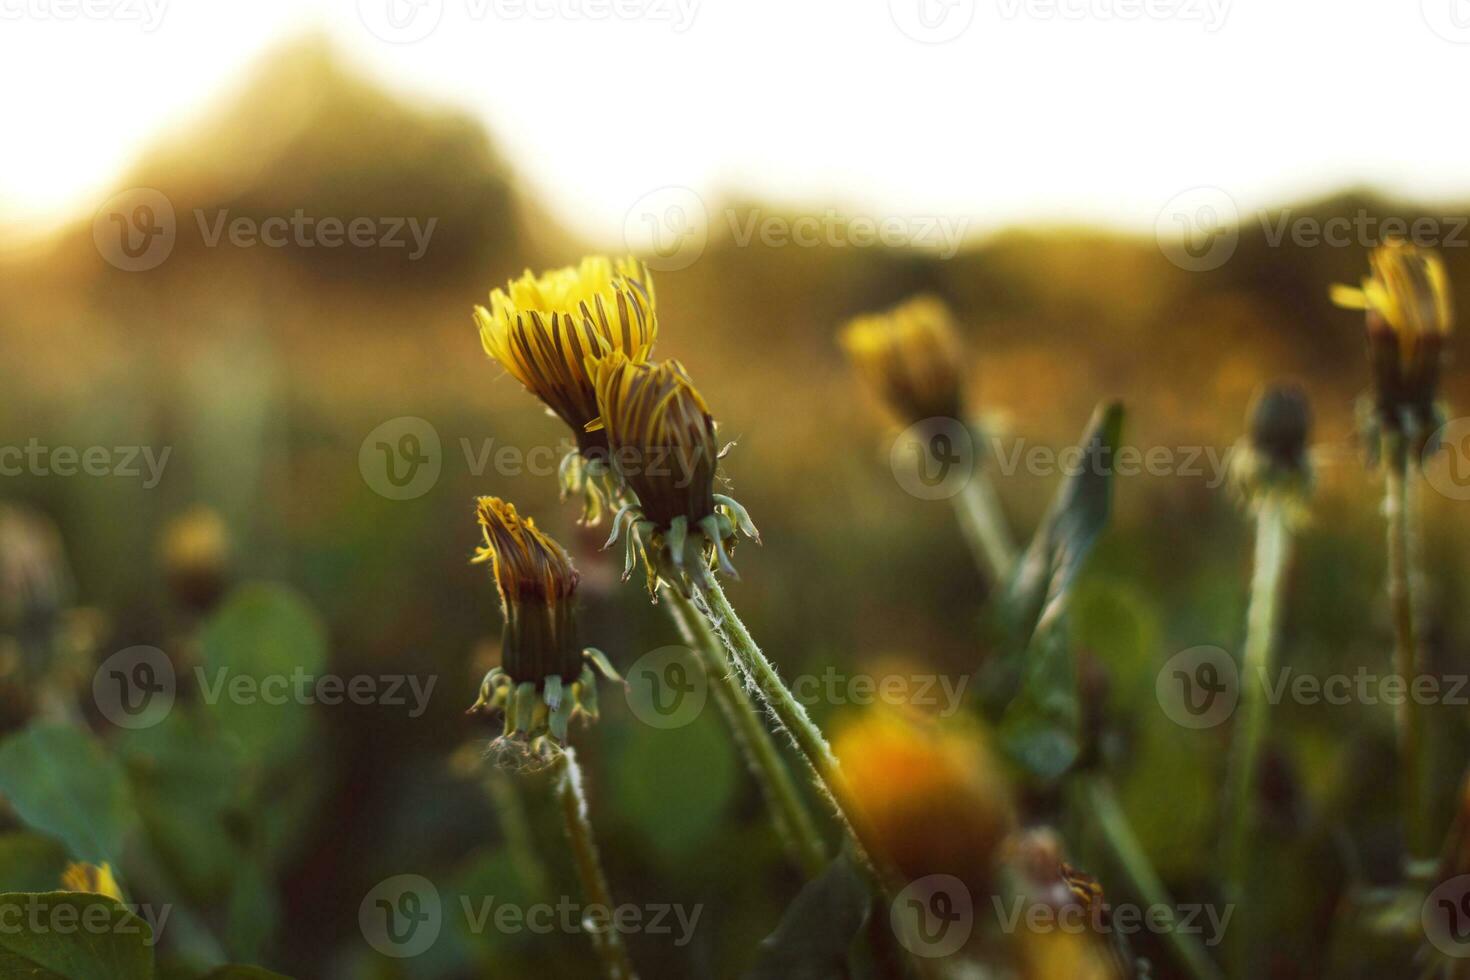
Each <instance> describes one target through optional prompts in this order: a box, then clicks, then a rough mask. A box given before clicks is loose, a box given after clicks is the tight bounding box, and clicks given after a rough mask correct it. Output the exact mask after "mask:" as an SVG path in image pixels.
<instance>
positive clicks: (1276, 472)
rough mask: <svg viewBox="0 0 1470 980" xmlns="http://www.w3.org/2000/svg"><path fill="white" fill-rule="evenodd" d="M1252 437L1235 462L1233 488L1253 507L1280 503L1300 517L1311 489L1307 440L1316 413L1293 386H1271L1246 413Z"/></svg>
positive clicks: (1242, 445)
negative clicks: (1273, 500) (1265, 502)
mask: <svg viewBox="0 0 1470 980" xmlns="http://www.w3.org/2000/svg"><path fill="white" fill-rule="evenodd" d="M1246 424H1247V432H1246V436H1245V438H1244V439H1242V440H1241V441H1240V442H1239V443H1238V444H1237V445H1236V447H1235V453H1234V455H1233V456H1232V457H1231V461H1230V476H1231V483H1232V485H1233V486H1234V488H1235V490H1236V492H1237V493H1238V494H1239V495H1240V496H1241V499H1242V500H1244V501H1245V502H1246V503H1247V504H1248V505H1250V506H1251V507H1253V508H1254V507H1259V506H1260V504H1261V503H1262V502H1263V501H1264V500H1266V499H1267V498H1268V497H1272V498H1275V499H1279V500H1280V501H1281V502H1282V503H1283V504H1285V505H1286V506H1287V509H1288V511H1289V512H1290V513H1292V514H1294V515H1295V516H1298V517H1300V516H1301V514H1302V512H1303V510H1304V508H1305V507H1306V503H1307V497H1308V495H1309V494H1310V493H1311V488H1312V467H1311V462H1310V459H1309V455H1308V451H1307V439H1308V437H1309V436H1310V434H1311V431H1312V409H1311V405H1310V404H1309V403H1308V401H1307V394H1306V392H1305V391H1303V390H1302V389H1301V388H1300V387H1299V386H1297V385H1294V384H1278V385H1270V386H1268V387H1266V388H1264V389H1262V390H1261V391H1260V392H1259V393H1257V395H1256V397H1255V400H1254V401H1253V402H1252V403H1251V408H1250V411H1249V413H1248V414H1247V420H1246Z"/></svg>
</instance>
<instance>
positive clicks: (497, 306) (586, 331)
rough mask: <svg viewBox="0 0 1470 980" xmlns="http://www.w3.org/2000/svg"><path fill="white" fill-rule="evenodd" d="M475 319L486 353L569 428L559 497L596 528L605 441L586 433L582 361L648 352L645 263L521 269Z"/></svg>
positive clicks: (591, 394)
mask: <svg viewBox="0 0 1470 980" xmlns="http://www.w3.org/2000/svg"><path fill="white" fill-rule="evenodd" d="M475 322H476V323H477V324H478V325H479V328H480V343H481V345H482V346H483V347H484V348H485V353H487V354H489V355H490V356H491V357H492V358H494V359H495V360H496V361H498V362H500V364H501V366H502V367H504V368H505V370H506V371H508V372H510V374H511V375H512V376H513V377H514V378H515V379H516V380H517V381H519V382H520V383H521V384H522V385H524V386H525V388H526V390H527V391H529V392H530V393H531V394H533V395H535V396H536V397H537V398H539V399H541V401H542V402H544V403H545V404H546V406H547V408H549V409H550V410H551V412H552V413H553V414H555V415H556V416H557V417H558V418H560V419H561V420H562V421H563V422H565V423H566V424H567V425H568V426H569V427H570V428H571V430H572V435H573V437H574V438H575V439H576V441H577V451H576V453H574V454H571V455H569V456H568V457H567V459H566V460H565V461H564V462H563V464H562V471H561V479H562V492H563V496H565V495H566V494H568V493H577V494H579V495H581V496H582V497H583V499H584V510H583V519H584V520H585V521H586V522H587V523H596V521H597V520H598V519H599V517H600V515H601V512H602V508H603V506H604V505H605V504H606V502H607V493H606V489H605V488H604V487H603V486H601V485H600V484H601V482H602V480H603V478H604V477H605V476H606V472H607V471H606V457H607V437H606V436H605V435H604V434H603V433H602V432H601V431H600V430H596V429H589V428H588V424H589V423H591V422H593V421H594V420H595V419H596V418H597V414H598V413H597V394H596V392H595V390H594V389H593V384H592V378H591V377H590V376H589V375H588V373H587V360H588V358H594V357H601V356H603V355H606V354H610V353H613V352H620V353H623V354H626V355H628V356H629V357H631V358H632V359H634V360H637V361H642V360H646V359H647V358H648V356H649V355H650V354H652V352H653V343H654V340H655V338H656V337H657V335H658V317H657V314H656V312H655V308H654V294H653V281H652V280H651V279H650V278H649V274H648V268H647V266H645V265H644V264H643V263H642V262H639V261H638V260H636V259H631V258H628V259H619V260H617V261H615V262H614V261H612V260H610V259H607V258H603V257H601V256H594V257H591V258H586V259H583V260H582V263H581V265H577V266H568V267H566V268H563V269H554V270H552V271H550V272H546V273H543V274H542V275H540V276H536V275H533V274H532V273H531V272H529V271H527V272H526V273H525V274H524V275H523V276H521V278H519V279H516V280H514V281H512V282H511V283H510V284H509V285H508V286H507V287H506V289H504V290H500V289H497V290H494V291H493V292H491V294H490V308H489V309H486V308H485V307H483V306H477V307H475Z"/></svg>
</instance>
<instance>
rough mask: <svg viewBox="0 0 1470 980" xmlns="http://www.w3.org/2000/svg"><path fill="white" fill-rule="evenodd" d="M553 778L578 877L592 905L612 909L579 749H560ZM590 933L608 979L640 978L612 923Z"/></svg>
mask: <svg viewBox="0 0 1470 980" xmlns="http://www.w3.org/2000/svg"><path fill="white" fill-rule="evenodd" d="M554 778H555V779H556V795H557V801H558V803H560V805H561V811H562V817H563V819H564V820H565V822H566V831H567V841H568V842H569V843H570V845H571V852H572V860H573V862H574V863H575V865H576V868H577V878H578V879H579V880H580V881H581V883H582V892H583V894H584V895H585V896H586V898H587V902H588V904H589V905H596V906H601V907H602V908H604V909H607V910H608V911H609V913H610V912H611V910H612V908H613V900H612V891H611V889H609V888H608V884H607V874H606V873H605V872H604V871H603V870H602V859H601V858H600V857H599V856H598V853H597V840H596V838H594V837H593V835H592V821H591V819H590V818H589V817H588V811H587V796H586V794H585V793H584V792H583V791H582V767H581V766H580V765H579V764H578V763H577V756H576V753H575V752H574V751H573V750H572V749H571V748H570V747H568V748H564V749H562V750H561V754H560V757H559V759H558V762H557V764H556V766H555V773H554ZM588 934H589V935H590V936H591V937H592V948H593V950H595V951H596V953H597V959H598V962H599V964H600V965H601V967H602V975H603V976H604V977H605V978H606V980H637V977H638V974H637V973H636V972H635V971H634V969H633V961H632V960H631V959H630V958H629V957H628V948H627V946H626V945H625V944H624V943H623V937H622V935H621V934H620V933H619V932H618V931H617V930H616V929H614V928H613V927H612V925H611V923H609V924H607V925H605V926H604V927H603V928H601V929H589V930H588Z"/></svg>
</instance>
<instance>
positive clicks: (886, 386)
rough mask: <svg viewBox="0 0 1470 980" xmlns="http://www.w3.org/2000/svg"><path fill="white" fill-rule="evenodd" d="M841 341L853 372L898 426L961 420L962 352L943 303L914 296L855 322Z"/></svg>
mask: <svg viewBox="0 0 1470 980" xmlns="http://www.w3.org/2000/svg"><path fill="white" fill-rule="evenodd" d="M841 341H842V346H843V348H844V349H845V350H846V351H847V354H848V357H849V358H850V359H851V360H852V362H853V364H854V365H855V366H856V367H857V369H858V372H859V373H860V374H861V375H862V376H863V377H864V378H866V379H867V381H868V383H869V384H870V385H871V386H872V387H873V389H874V390H875V391H877V392H878V394H879V395H881V396H882V397H883V400H884V401H885V402H886V403H887V404H888V407H889V409H890V410H891V411H892V412H893V413H894V415H895V416H897V417H898V419H899V421H901V422H902V423H903V424H905V425H909V424H912V423H915V422H921V421H923V420H925V419H931V418H951V419H963V417H964V414H965V408H964V379H965V372H964V349H963V347H962V346H961V344H960V341H959V337H958V334H957V332H956V330H955V325H954V318H953V317H952V316H951V315H950V312H949V309H948V307H946V306H945V305H944V303H943V302H942V301H940V300H938V299H936V298H934V297H932V296H919V297H916V298H914V299H911V300H908V301H907V302H905V303H901V304H899V305H898V306H895V307H894V308H892V309H891V310H888V311H886V312H883V313H873V314H868V315H866V316H860V317H857V318H855V319H853V320H852V321H850V322H849V323H848V325H847V326H846V327H845V328H844V329H843V331H842V334H841Z"/></svg>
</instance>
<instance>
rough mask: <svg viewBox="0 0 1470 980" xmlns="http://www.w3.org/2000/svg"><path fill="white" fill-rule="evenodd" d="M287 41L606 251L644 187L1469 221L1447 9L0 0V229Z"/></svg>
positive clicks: (974, 222)
mask: <svg viewBox="0 0 1470 980" xmlns="http://www.w3.org/2000/svg"><path fill="white" fill-rule="evenodd" d="M390 4H391V5H392V6H391V7H390ZM609 8H610V9H611V10H612V11H613V13H612V15H611V16H606V17H603V18H596V17H594V16H592V15H593V14H594V13H596V12H598V11H602V12H606V11H608V10H609ZM1140 10H1141V11H1142V13H1141V14H1139V11H1140ZM630 12H632V13H638V12H641V13H642V16H629V15H628V14H629V13H630ZM691 14H692V19H690V18H691ZM390 15H395V16H396V19H390ZM436 18H437V26H435V27H434V29H433V30H431V31H429V32H428V33H427V35H426V36H424V37H422V38H420V39H418V40H414V41H408V42H407V43H389V42H387V41H384V40H382V39H380V38H379V37H378V36H377V34H386V35H389V36H391V37H395V38H398V39H399V40H400V41H407V39H408V38H410V37H412V36H414V35H417V34H420V33H423V32H424V31H425V30H426V29H427V28H428V27H430V26H432V25H434V24H435V22H436ZM395 24H397V25H399V29H398V33H395V27H394V25H395ZM966 25H968V26H966ZM312 28H318V29H322V30H325V31H326V32H327V33H328V34H329V35H330V36H331V37H332V38H334V39H335V40H336V41H337V42H338V43H339V44H340V45H341V46H342V47H343V49H344V50H346V51H347V52H349V54H350V56H351V57H352V58H353V59H354V60H356V61H358V62H359V63H361V64H362V65H363V66H364V67H365V68H366V69H367V70H369V71H371V72H373V73H374V74H376V75H378V76H379V77H380V78H382V79H383V80H385V81H386V82H388V83H389V84H391V85H393V86H396V87H400V88H402V89H404V90H407V91H410V92H417V93H420V94H423V95H426V96H429V97H431V98H432V99H434V100H436V101H441V102H448V103H453V104H458V105H460V106H463V107H465V108H466V109H468V110H470V111H471V112H473V113H475V114H477V115H478V116H479V117H481V118H482V119H484V120H485V122H486V123H487V125H488V126H490V128H491V129H492V131H493V132H494V133H495V134H496V135H497V137H498V139H499V142H500V144H501V146H502V148H503V150H504V151H505V152H506V153H507V154H508V155H509V156H510V157H511V160H512V162H513V163H514V164H515V166H516V167H517V168H518V169H519V171H520V172H521V174H522V175H523V176H524V177H525V178H526V179H527V180H528V181H529V182H530V183H531V184H532V185H533V187H535V188H536V189H538V190H540V191H541V192H542V193H543V195H544V196H545V197H546V199H547V201H548V202H549V203H550V205H551V206H552V207H553V209H554V210H555V211H556V212H557V213H558V214H559V215H560V216H561V217H562V218H564V219H565V220H566V221H567V222H568V223H569V224H571V225H573V226H574V227H577V228H578V229H579V230H582V231H583V232H586V233H588V234H591V235H594V236H596V237H598V238H601V239H606V240H609V241H612V240H615V239H616V238H617V237H618V236H620V235H621V233H622V231H623V227H624V222H625V220H626V218H627V216H628V214H629V209H630V208H631V207H634V206H635V204H636V203H637V202H638V201H639V200H640V199H642V198H644V197H645V196H646V195H648V194H649V192H651V191H654V190H656V189H658V188H661V187H664V186H666V185H680V186H685V187H690V188H693V189H694V190H695V191H697V192H698V193H700V194H701V195H706V198H707V199H708V196H709V195H718V194H720V193H722V192H734V193H739V194H751V195H759V196H761V197H763V198H766V199H772V200H775V201H778V202H782V203H787V204H802V205H805V206H807V207H810V208H816V209H820V208H825V207H829V206H830V207H837V208H841V209H843V210H845V211H846V212H848V213H849V214H862V215H867V216H870V217H873V218H884V217H888V216H910V217H912V216H957V217H961V218H963V219H964V220H965V221H966V222H968V224H969V227H970V229H971V230H972V231H982V230H986V229H990V228H994V227H997V226H1000V225H1004V224H1009V223H1012V222H1020V221H1026V220H1034V219H1042V220H1080V221H1087V222H1105V223H1110V224H1119V225H1124V226H1127V227H1132V228H1137V229H1139V230H1145V229H1148V228H1151V227H1153V225H1154V223H1155V219H1156V218H1157V217H1158V215H1159V213H1160V210H1161V208H1163V207H1165V205H1166V203H1167V202H1169V201H1170V199H1171V198H1174V197H1175V196H1176V195H1178V194H1179V193H1180V192H1182V191H1186V190H1188V189H1190V188H1193V187H1196V186H1199V185H1214V186H1218V187H1221V188H1224V189H1226V190H1227V192H1228V193H1229V194H1230V195H1231V196H1232V197H1233V198H1234V199H1235V201H1236V202H1237V203H1238V204H1239V205H1240V207H1241V209H1242V210H1243V211H1247V210H1253V209H1255V208H1257V207H1263V206H1266V205H1270V204H1275V203H1283V202H1286V201H1289V200H1292V199H1295V198H1298V197H1299V196H1301V195H1304V194H1311V193H1315V192H1319V191H1326V190H1332V189H1337V188H1340V187H1342V186H1344V185H1347V184H1353V183H1359V182H1368V183H1372V184H1376V185H1379V186H1381V187H1384V188H1385V189H1388V190H1391V191H1398V192H1403V193H1406V194H1409V195H1413V196H1417V197H1421V198H1424V199H1426V200H1428V201H1431V202H1432V201H1435V200H1439V199H1445V198H1451V197H1459V198H1470V127H1467V126H1465V125H1464V124H1463V113H1462V112H1460V111H1459V109H1458V107H1459V105H1460V96H1461V95H1462V93H1464V92H1465V91H1466V90H1467V87H1466V83H1467V82H1470V0H1422V2H1421V0H0V91H3V92H4V93H5V94H4V96H3V99H0V132H3V133H4V137H3V143H0V146H3V152H0V222H6V221H14V220H16V219H26V220H32V221H33V220H36V219H48V220H49V219H53V218H55V217H57V216H61V215H65V214H68V213H74V214H79V215H83V214H90V213H92V212H93V211H94V210H95V208H96V207H97V206H98V204H100V197H101V192H102V191H103V190H104V189H105V188H108V187H109V186H110V185H111V181H112V180H113V178H114V177H115V176H116V175H117V173H118V172H119V171H120V170H122V169H123V168H124V167H125V166H126V165H127V164H128V163H129V161H130V160H131V159H133V158H134V157H135V156H136V155H137V154H138V153H139V152H140V150H141V149H142V148H143V147H144V146H146V145H147V144H148V142H149V141H150V140H151V139H152V138H154V136H155V135H156V134H158V133H159V132H160V131H163V130H165V129H167V128H168V127H170V126H172V125H175V124H177V123H179V122H180V121H184V120H187V119H189V118H190V117H191V116H194V115H197V114H198V113H199V112H201V111H202V110H203V109H204V108H205V107H207V106H209V105H210V103H211V100H212V99H214V98H215V97H216V96H217V94H218V93H219V92H220V91H221V90H222V89H224V88H227V87H228V86H229V85H231V84H232V83H236V82H237V81H238V80H239V79H240V78H241V76H242V74H243V73H244V72H245V70H246V69H247V68H248V66H249V65H250V63H251V62H252V61H253V60H255V59H257V58H258V57H259V56H260V55H261V54H262V53H263V52H264V51H266V50H267V49H269V48H270V47H271V46H272V45H276V44H279V43H281V42H282V41H283V40H284V39H287V38H289V37H291V36H293V35H295V34H299V33H301V32H304V31H307V30H310V29H312ZM374 30H376V32H377V33H376V34H375V33H374ZM911 35H913V36H911ZM950 35H955V36H953V37H952V38H951V39H950V40H948V41H945V42H944V43H923V42H922V41H921V40H917V39H916V37H915V36H917V37H919V38H926V39H929V40H931V41H932V40H938V39H942V38H944V37H948V36H950Z"/></svg>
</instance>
